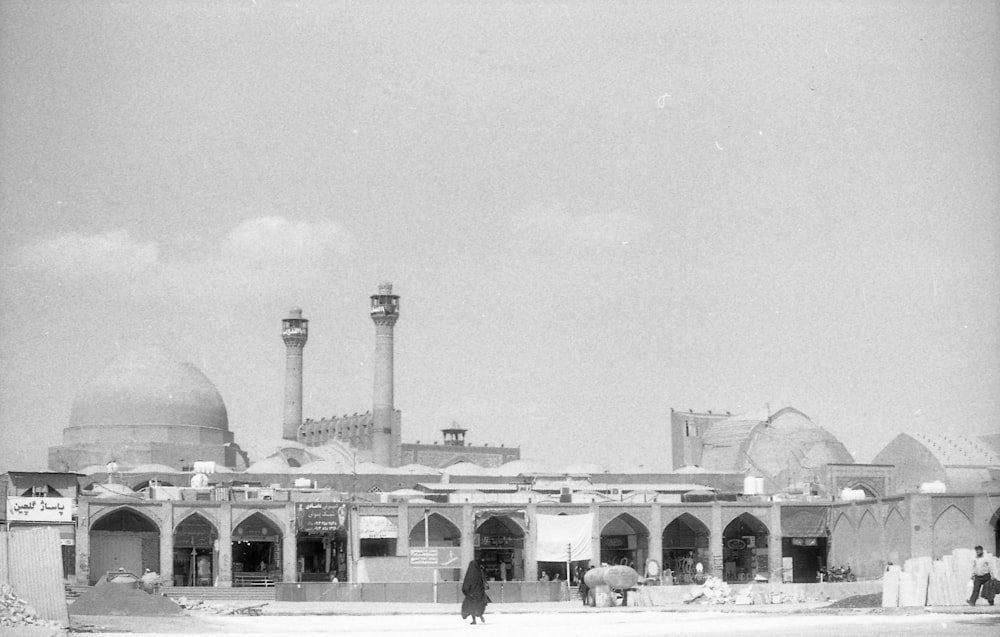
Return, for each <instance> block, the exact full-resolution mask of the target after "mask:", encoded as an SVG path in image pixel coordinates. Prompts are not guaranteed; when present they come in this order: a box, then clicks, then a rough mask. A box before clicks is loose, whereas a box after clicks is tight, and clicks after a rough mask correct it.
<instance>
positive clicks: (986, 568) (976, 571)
mask: <svg viewBox="0 0 1000 637" xmlns="http://www.w3.org/2000/svg"><path fill="white" fill-rule="evenodd" d="M991 579H993V569H992V560H991V559H990V558H988V557H986V556H985V555H983V547H982V546H977V547H976V557H975V559H973V560H972V597H970V598H969V606H975V605H976V600H978V599H979V592H980V591H981V590H982V588H983V586H984V585H986V584H987V582H989V581H990V580H991ZM983 597H984V598H985V599H986V601H987V602H989V604H990V606H992V605H993V591H992V590H989V591H988V592H987V593H986V594H984V595H983Z"/></svg>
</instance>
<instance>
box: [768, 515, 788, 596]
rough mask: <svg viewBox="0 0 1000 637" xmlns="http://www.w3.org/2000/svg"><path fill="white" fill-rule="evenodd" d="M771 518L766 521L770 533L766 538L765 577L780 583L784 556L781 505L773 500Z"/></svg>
mask: <svg viewBox="0 0 1000 637" xmlns="http://www.w3.org/2000/svg"><path fill="white" fill-rule="evenodd" d="M770 513H771V520H770V522H769V523H768V527H769V529H770V533H769V535H768V538H767V569H768V571H769V572H768V574H767V579H768V580H769V581H770V582H771V583H772V584H780V583H781V558H783V557H784V553H783V552H782V544H784V539H785V536H784V532H783V531H782V530H781V506H780V505H779V504H778V503H777V502H775V503H772V504H771V512H770Z"/></svg>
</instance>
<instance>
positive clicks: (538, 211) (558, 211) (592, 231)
mask: <svg viewBox="0 0 1000 637" xmlns="http://www.w3.org/2000/svg"><path fill="white" fill-rule="evenodd" d="M510 225H511V228H512V229H513V230H514V231H515V232H517V233H519V234H524V235H526V236H538V235H542V237H543V238H545V239H547V240H550V241H551V240H556V241H559V242H560V243H562V244H563V245H564V246H565V247H568V248H597V247H601V246H614V245H621V244H624V243H631V242H633V241H636V240H638V239H639V238H640V237H641V236H642V233H643V223H642V220H641V219H639V218H638V217H637V216H636V215H633V214H629V213H626V212H620V211H614V212H597V213H590V214H577V215H574V214H571V213H569V212H567V211H565V210H563V208H562V205H561V204H559V203H558V202H554V203H550V204H546V205H540V204H536V205H533V206H530V207H528V208H526V209H525V210H523V211H522V212H521V213H519V214H517V215H514V216H513V217H512V218H511V220H510Z"/></svg>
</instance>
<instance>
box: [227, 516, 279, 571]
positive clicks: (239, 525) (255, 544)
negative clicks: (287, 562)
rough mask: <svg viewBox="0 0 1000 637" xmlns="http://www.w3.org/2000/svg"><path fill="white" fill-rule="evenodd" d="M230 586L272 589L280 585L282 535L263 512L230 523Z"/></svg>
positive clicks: (274, 523)
mask: <svg viewBox="0 0 1000 637" xmlns="http://www.w3.org/2000/svg"><path fill="white" fill-rule="evenodd" d="M230 542H231V543H232V556H233V566H232V568H233V570H232V582H233V586H269V585H270V586H273V585H274V583H275V582H280V581H282V578H283V568H282V553H283V550H284V535H283V533H282V532H281V525H280V524H279V523H278V522H277V521H276V520H275V519H274V518H273V517H272V516H271V515H270V514H269V513H268V512H266V511H249V512H247V513H245V514H244V515H242V516H240V518H239V519H238V521H235V522H234V523H233V528H232V531H231V535H230Z"/></svg>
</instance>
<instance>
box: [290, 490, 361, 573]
mask: <svg viewBox="0 0 1000 637" xmlns="http://www.w3.org/2000/svg"><path fill="white" fill-rule="evenodd" d="M347 519H348V516H347V505H346V504H344V503H343V502H296V503H295V549H296V554H297V555H298V560H297V570H298V573H297V574H296V576H297V579H298V581H300V582H332V581H341V582H344V581H347V563H348V559H347V547H348V534H347Z"/></svg>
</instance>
